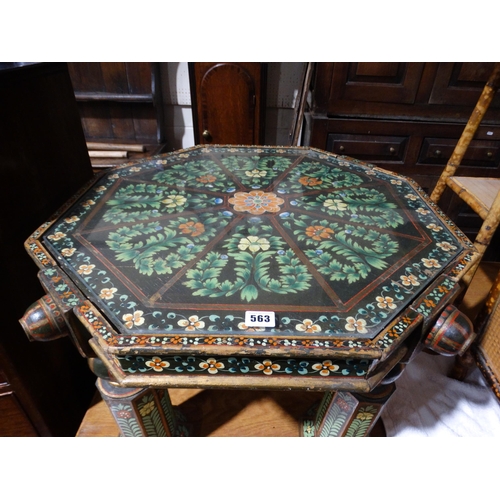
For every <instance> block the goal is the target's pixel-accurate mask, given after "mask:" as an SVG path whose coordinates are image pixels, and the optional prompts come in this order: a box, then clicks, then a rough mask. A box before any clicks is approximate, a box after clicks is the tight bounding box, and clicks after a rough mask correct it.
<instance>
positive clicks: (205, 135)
mask: <svg viewBox="0 0 500 500" xmlns="http://www.w3.org/2000/svg"><path fill="white" fill-rule="evenodd" d="M201 135H202V136H203V139H205V140H206V141H211V140H212V134H211V133H210V132H209V131H208V130H204V131H203V134H201Z"/></svg>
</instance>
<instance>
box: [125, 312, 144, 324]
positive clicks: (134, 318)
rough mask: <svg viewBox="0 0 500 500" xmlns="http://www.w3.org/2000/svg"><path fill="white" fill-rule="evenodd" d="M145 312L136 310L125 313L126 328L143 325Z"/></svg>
mask: <svg viewBox="0 0 500 500" xmlns="http://www.w3.org/2000/svg"><path fill="white" fill-rule="evenodd" d="M143 314H144V312H143V311H135V312H134V313H133V314H124V315H123V316H122V319H123V321H125V328H132V327H133V326H140V325H142V324H143V323H144V318H143V317H142V315H143Z"/></svg>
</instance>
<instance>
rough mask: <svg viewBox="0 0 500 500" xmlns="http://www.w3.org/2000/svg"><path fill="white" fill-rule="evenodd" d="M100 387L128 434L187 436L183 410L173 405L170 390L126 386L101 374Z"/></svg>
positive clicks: (122, 431) (114, 415)
mask: <svg viewBox="0 0 500 500" xmlns="http://www.w3.org/2000/svg"><path fill="white" fill-rule="evenodd" d="M96 385H97V388H98V389H99V392H100V393H101V396H102V399H103V400H104V401H105V402H106V404H107V405H108V408H109V409H110V411H111V414H112V415H113V418H114V419H115V421H116V423H117V424H118V427H119V428H120V433H121V435H122V436H124V437H167V436H174V437H179V436H187V435H188V434H189V433H188V429H187V427H186V424H185V420H184V418H183V416H182V414H181V412H180V411H179V410H178V409H176V408H175V407H174V406H172V403H171V401H170V396H169V394H168V390H166V389H154V388H151V387H146V388H143V389H136V388H124V387H119V386H116V385H114V384H111V383H110V382H108V381H107V380H104V379H101V378H98V379H97V384H96Z"/></svg>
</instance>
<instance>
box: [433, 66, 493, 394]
mask: <svg viewBox="0 0 500 500" xmlns="http://www.w3.org/2000/svg"><path fill="white" fill-rule="evenodd" d="M499 85H500V63H497V64H495V67H494V69H493V72H492V74H491V76H490V78H489V79H488V81H487V83H486V85H485V86H484V89H483V91H482V93H481V96H480V97H479V100H478V102H477V104H476V107H475V108H474V110H473V112H472V114H471V116H470V118H469V121H468V122H467V125H466V126H465V128H464V130H463V132H462V135H461V136H460V139H459V141H458V143H457V145H456V146H455V149H454V151H453V153H452V155H451V157H450V159H449V161H448V163H447V165H446V167H445V169H444V170H443V172H442V174H441V176H440V178H439V180H438V182H437V184H436V187H435V188H434V190H433V191H432V193H431V200H432V201H434V202H435V203H438V202H439V200H440V199H441V196H442V194H443V192H444V191H445V189H446V188H449V189H451V190H452V191H453V192H454V193H456V194H457V195H458V196H459V197H460V198H461V199H462V200H463V201H464V202H465V203H466V204H467V205H468V206H469V207H470V208H471V209H472V210H473V211H474V212H475V213H476V214H478V215H479V217H481V219H482V220H483V223H482V225H481V228H480V229H479V232H478V233H477V236H476V238H475V240H474V245H475V246H476V248H477V250H478V251H479V254H480V258H479V259H478V260H477V261H476V263H475V264H474V266H473V267H472V268H471V269H470V270H469V271H468V273H467V274H466V275H465V276H464V277H463V283H464V285H465V287H466V288H467V287H468V286H469V285H470V282H471V281H472V278H473V277H474V274H475V273H476V270H477V267H478V266H479V264H480V262H481V259H482V257H483V256H484V253H485V252H486V250H487V248H488V245H489V244H490V242H491V240H492V238H493V235H494V234H495V231H496V229H497V227H498V225H499V223H500V179H497V178H487V177H461V176H457V175H455V173H456V172H457V169H458V167H459V166H460V164H461V162H462V159H463V157H464V155H465V152H466V151H467V148H468V146H469V144H470V142H471V140H472V138H473V137H474V134H475V133H476V130H477V129H478V127H479V125H480V123H481V121H482V119H483V117H484V115H485V113H486V111H487V109H488V107H489V105H490V103H491V101H492V100H493V98H494V96H495V93H496V91H497V89H498V87H499ZM499 295H500V273H499V275H498V276H497V279H496V282H495V283H494V284H493V286H492V288H491V290H490V292H489V295H488V299H487V302H486V305H485V306H484V309H483V310H482V312H481V313H480V314H479V315H478V316H477V317H476V318H475V319H474V329H475V330H476V333H477V334H478V339H479V340H477V341H476V343H475V344H474V345H473V346H472V347H471V348H470V349H469V350H468V351H466V353H465V354H464V355H462V356H460V357H457V359H456V362H455V365H454V367H453V368H452V370H451V372H450V374H449V375H450V376H451V377H452V378H455V379H458V380H463V379H465V377H466V375H467V373H468V372H469V370H470V368H471V367H472V366H473V365H474V364H475V363H477V364H478V365H479V366H480V368H481V369H482V371H483V373H487V374H488V375H487V380H488V381H490V382H491V385H492V386H493V388H494V390H495V394H496V395H497V396H499V398H500V391H499V390H498V388H499V387H500V386H499V385H498V384H499V382H498V381H499V380H500V333H499V332H498V328H499V326H500V308H498V307H497V306H498V302H499ZM471 319H473V318H471ZM481 333H483V336H482V337H481Z"/></svg>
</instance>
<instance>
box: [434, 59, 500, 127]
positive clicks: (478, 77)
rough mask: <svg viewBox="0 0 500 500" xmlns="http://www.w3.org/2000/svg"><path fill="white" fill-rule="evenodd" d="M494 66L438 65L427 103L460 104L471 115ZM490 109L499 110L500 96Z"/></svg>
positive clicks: (483, 64) (464, 63)
mask: <svg viewBox="0 0 500 500" xmlns="http://www.w3.org/2000/svg"><path fill="white" fill-rule="evenodd" d="M494 66H495V63H493V62H492V63H477V62H474V63H472V62H456V63H439V67H438V70H437V72H436V78H435V80H434V85H433V87H432V92H431V95H430V99H429V103H430V104H446V105H457V104H460V105H461V106H464V107H467V108H468V109H469V113H471V112H472V110H473V109H474V106H475V105H476V103H477V100H478V99H479V96H480V95H481V92H482V90H483V88H484V85H485V83H486V82H487V81H488V78H489V76H490V74H491V72H492V71H493V67H494ZM490 108H500V95H496V96H495V98H494V100H493V102H492V103H491V105H490ZM485 118H488V116H486V117H485Z"/></svg>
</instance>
